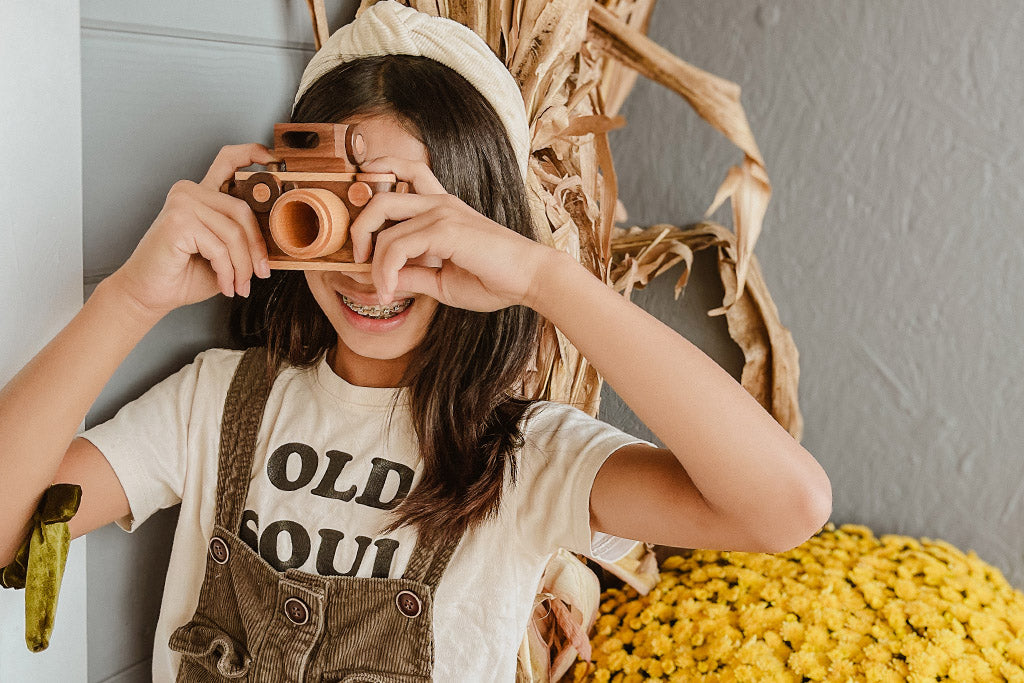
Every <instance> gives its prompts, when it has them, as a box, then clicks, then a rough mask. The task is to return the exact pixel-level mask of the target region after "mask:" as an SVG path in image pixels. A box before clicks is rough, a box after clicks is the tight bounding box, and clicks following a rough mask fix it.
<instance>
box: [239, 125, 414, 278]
mask: <svg viewBox="0 0 1024 683" xmlns="http://www.w3.org/2000/svg"><path fill="white" fill-rule="evenodd" d="M271 152H272V153H273V155H274V156H275V157H277V158H278V159H281V162H280V163H274V162H272V163H269V164H267V170H266V171H255V172H253V171H237V172H236V173H235V177H234V179H233V180H228V181H227V182H225V183H224V185H222V186H221V188H220V189H221V192H226V193H227V194H230V195H231V196H233V197H238V198H239V199H242V200H243V201H245V203H246V204H248V205H249V207H250V208H251V209H252V210H253V212H254V213H255V214H256V220H257V222H258V223H259V226H260V231H261V232H262V233H263V239H264V240H265V241H266V243H267V251H268V253H269V256H270V267H271V268H274V269H277V270H362V271H368V270H369V269H370V264H369V263H354V262H353V260H354V259H353V256H352V241H351V240H349V238H348V236H349V235H348V227H349V225H350V224H351V222H352V220H353V219H354V218H355V217H356V216H358V215H359V212H360V211H362V208H363V207H364V206H366V204H367V202H369V201H370V199H371V198H372V197H373V195H375V194H377V193H380V192H408V191H409V184H408V183H406V182H403V181H399V180H398V178H397V177H396V176H395V174H393V173H360V172H359V164H361V163H363V162H364V161H366V144H365V142H364V141H363V137H362V136H361V135H360V134H359V132H358V126H350V125H347V124H342V123H276V124H274V149H273V150H271ZM375 234H376V233H375Z"/></svg>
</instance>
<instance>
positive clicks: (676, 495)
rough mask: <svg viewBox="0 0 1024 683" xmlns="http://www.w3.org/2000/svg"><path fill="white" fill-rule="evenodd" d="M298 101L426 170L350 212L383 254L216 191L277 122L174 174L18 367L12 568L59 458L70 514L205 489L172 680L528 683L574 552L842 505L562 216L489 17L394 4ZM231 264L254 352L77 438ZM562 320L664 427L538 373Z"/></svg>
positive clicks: (183, 534) (759, 532) (396, 163)
mask: <svg viewBox="0 0 1024 683" xmlns="http://www.w3.org/2000/svg"><path fill="white" fill-rule="evenodd" d="M439 38H440V39H439ZM293 120H295V121H304V122H339V123H350V124H352V123H358V125H359V129H360V132H361V133H362V135H363V137H364V139H365V141H366V147H367V158H368V159H371V161H370V162H368V163H366V164H363V165H362V167H361V169H362V170H363V171H368V172H390V173H394V174H395V175H397V176H398V178H399V179H400V180H404V181H407V182H408V183H409V184H410V186H411V188H412V190H413V192H412V193H410V194H404V195H400V194H396V193H385V194H380V195H377V196H375V197H374V198H373V199H371V201H370V202H369V203H368V204H367V205H366V207H365V208H364V210H363V212H362V213H361V214H360V215H359V216H358V218H356V219H355V220H354V221H353V223H352V225H351V228H350V230H351V235H352V242H353V246H354V250H355V255H356V258H357V260H359V261H367V262H371V263H372V270H371V271H370V272H369V273H341V272H323V271H305V272H301V273H300V272H276V273H274V274H273V275H272V274H271V273H270V270H269V268H268V265H267V252H266V245H265V244H264V243H263V240H262V238H261V237H260V234H259V230H258V227H257V225H256V221H255V217H254V215H253V214H252V212H251V211H250V209H249V208H248V207H247V206H246V205H245V204H244V202H241V200H237V199H235V198H233V197H230V196H228V195H226V194H222V193H220V192H219V191H218V189H219V188H220V186H221V184H222V183H223V182H224V181H225V180H227V179H228V178H230V177H231V176H232V175H233V173H234V172H235V170H236V169H238V168H243V167H245V166H248V165H250V164H252V163H266V162H268V161H271V160H272V156H271V154H270V152H269V151H268V150H267V149H266V148H264V147H262V146H260V145H239V146H233V147H225V148H224V149H222V150H221V152H220V153H219V154H218V155H217V157H216V159H215V160H214V161H213V164H212V165H211V167H210V169H209V172H208V173H207V174H206V176H205V178H204V179H203V180H202V181H201V182H200V183H198V184H196V183H192V182H189V181H181V182H179V183H176V184H175V185H174V186H173V187H172V188H171V190H170V192H169V193H168V196H167V201H166V203H165V205H164V207H163V210H162V211H161V212H160V214H159V215H158V216H157V218H156V220H155V221H154V223H153V225H152V227H151V228H150V229H149V231H148V232H147V233H146V235H145V236H144V237H143V239H142V241H141V242H140V244H139V246H138V248H137V249H136V251H135V252H134V253H133V254H132V256H131V257H130V258H129V260H128V261H127V262H126V263H125V264H124V265H123V266H122V267H121V268H120V269H118V271H117V272H115V273H114V274H113V275H111V276H110V277H109V278H107V279H106V280H105V281H104V282H102V283H101V284H100V285H99V286H98V287H97V288H96V291H95V293H94V294H93V295H92V297H90V299H89V301H88V302H87V303H86V304H85V306H84V307H83V309H82V310H81V312H80V313H79V314H78V315H77V316H76V317H75V318H74V319H73V320H72V321H71V322H70V323H69V324H68V325H67V327H66V328H65V329H64V330H63V331H62V332H61V333H60V334H59V335H58V336H57V337H56V338H55V339H54V340H53V341H52V342H51V343H50V344H49V345H48V346H47V347H46V348H45V349H43V350H42V351H41V352H40V353H39V355H38V356H36V358H35V359H33V360H32V361H31V362H30V363H29V364H28V365H27V366H26V367H25V368H24V369H23V370H22V372H21V373H19V375H18V376H17V377H15V378H14V379H13V380H12V381H11V382H10V384H9V385H8V386H7V387H6V388H5V389H4V390H3V393H2V394H0V435H2V436H0V453H3V456H0V500H3V501H4V502H3V513H4V514H3V519H4V520H5V524H4V527H3V529H2V533H0V565H2V564H7V562H8V561H9V560H10V558H11V557H12V556H13V554H14V551H15V549H16V548H17V546H18V545H19V543H20V541H21V539H22V537H23V536H24V534H25V530H26V528H27V526H26V524H27V522H26V520H28V519H29V517H30V515H31V513H32V511H33V509H34V507H35V505H36V503H37V501H38V500H39V496H40V494H41V492H42V491H43V490H44V489H45V488H46V487H47V486H48V485H49V484H50V483H51V482H73V483H77V484H80V485H81V486H82V489H83V495H82V503H81V507H80V509H79V511H78V513H77V515H76V516H75V517H74V518H73V519H72V520H71V522H70V527H71V531H72V534H73V535H74V536H78V535H81V534H84V533H87V532H88V531H90V530H92V529H95V528H97V527H99V526H102V525H104V524H107V523H109V522H111V521H117V522H118V523H119V524H120V525H122V526H123V527H124V528H125V529H128V530H131V529H134V528H135V527H136V526H137V525H138V524H140V523H141V522H142V521H144V520H145V519H146V518H147V517H148V516H149V515H150V514H151V513H153V512H154V511H155V510H157V509H160V508H163V507H167V506H170V505H174V504H177V503H180V504H181V511H180V514H179V521H178V527H177V530H176V532H175V539H174V546H173V550H172V555H171V560H170V566H169V569H168V575H167V581H166V586H165V591H164V597H163V602H162V606H161V613H160V620H159V623H158V626H157V632H156V642H155V652H154V659H153V667H154V680H157V681H169V680H173V679H175V677H178V679H179V680H220V677H230V678H240V679H244V680H254V681H255V680H259V681H262V680H298V679H303V680H305V679H309V680H346V681H357V680H359V681H369V680H374V681H376V680H396V681H416V680H431V679H433V680H443V681H463V680H465V681H485V680H500V681H509V680H513V678H514V675H515V669H516V661H515V660H516V650H517V648H518V645H519V643H520V641H521V639H522V635H523V633H524V630H525V627H526V624H527V620H528V618H529V615H530V611H531V608H532V600H533V597H534V591H535V590H536V587H537V583H538V581H539V579H540V575H541V572H542V571H543V569H544V566H545V564H546V562H547V559H548V558H549V557H550V555H551V554H552V553H553V552H555V550H556V549H557V548H559V547H565V548H568V549H570V550H573V551H576V552H581V553H588V554H592V553H593V550H592V548H591V538H592V534H593V533H594V532H605V533H608V534H613V535H615V536H620V537H624V538H631V539H640V540H644V541H649V542H654V543H661V544H667V545H672V546H677V547H700V548H720V549H733V550H746V551H766V552H772V551H780V550H783V549H787V548H790V547H793V546H795V545H797V544H799V543H801V542H802V541H804V540H805V539H806V538H808V537H809V536H810V535H812V534H813V533H814V532H816V531H817V530H818V529H819V528H820V527H821V525H822V524H823V523H824V522H825V521H826V519H827V517H828V515H829V512H830V507H831V490H830V486H829V482H828V479H827V477H826V476H825V474H824V472H823V471H822V470H821V468H820V467H819V466H818V464H817V463H816V462H815V460H814V459H813V457H812V456H811V455H810V454H808V453H807V452H806V451H805V450H804V449H803V448H801V447H800V445H799V444H797V443H796V442H795V441H794V440H793V439H792V438H791V437H790V436H789V435H788V434H787V433H786V432H785V430H783V429H782V428H781V427H780V426H779V425H778V424H777V423H776V422H775V421H774V420H773V419H772V418H771V416H769V415H768V414H767V413H766V412H765V411H764V410H763V409H761V407H760V406H759V405H758V404H757V402H756V401H755V400H754V399H753V398H752V397H751V396H750V395H749V394H748V393H747V392H746V391H745V390H744V389H743V388H742V387H741V386H739V385H738V384H737V383H736V382H735V381H734V380H733V379H732V378H731V377H730V376H729V375H728V374H727V373H725V372H724V371H723V370H722V369H721V368H719V367H718V365H717V364H715V363H714V362H713V361H712V360H711V359H709V358H707V357H706V356H705V355H704V354H702V353H701V352H700V351H699V350H697V349H696V348H695V347H693V346H692V345H691V344H689V343H688V342H687V341H686V340H685V339H683V338H682V337H680V336H679V335H677V334H676V333H675V332H673V331H672V330H670V329H669V328H668V327H666V326H665V325H663V324H661V323H660V322H658V321H657V320H655V319H654V318H652V317H651V316H649V315H648V314H646V313H645V312H644V311H642V310H641V309H639V308H637V307H636V306H634V305H632V304H630V303H629V302H627V301H625V300H624V299H623V298H621V297H619V296H618V295H616V294H614V293H613V292H612V291H611V290H610V289H608V288H607V287H606V286H604V285H603V284H602V283H601V282H600V281H598V280H597V279H595V278H593V277H592V276H591V275H590V274H589V273H588V272H587V271H586V270H585V269H584V268H583V267H582V266H580V265H579V264H578V263H576V262H575V261H574V260H572V259H571V258H569V257H568V256H566V255H564V254H562V253H560V252H557V251H555V250H553V249H551V248H549V247H546V246H544V245H541V244H539V243H538V242H536V241H535V238H534V234H533V230H532V227H531V218H530V210H529V206H528V203H527V199H526V190H525V186H524V183H523V178H524V175H525V171H526V161H527V157H528V130H527V127H526V115H525V111H524V110H523V103H522V99H521V98H519V96H518V89H517V88H516V86H515V83H514V81H513V80H512V78H511V76H510V75H509V74H508V72H507V70H506V69H505V68H504V66H503V65H502V64H501V63H500V62H499V61H498V60H497V59H496V58H495V57H494V56H493V54H492V53H491V52H490V51H489V49H488V48H487V46H486V45H484V44H483V42H482V41H481V40H480V39H479V38H478V37H477V36H476V35H475V34H473V32H472V31H470V30H469V29H467V28H465V27H462V26H459V25H457V24H455V23H454V22H450V21H447V20H444V19H438V18H433V17H428V16H427V15H424V14H420V13H418V12H415V11H414V10H411V9H409V8H407V7H404V6H401V5H398V4H397V3H391V2H381V3H378V4H376V5H374V6H373V7H372V8H370V9H369V10H367V11H366V12H365V13H364V14H363V15H362V16H361V17H360V18H359V19H357V20H356V21H355V22H353V23H352V24H350V25H349V26H346V27H345V28H343V29H342V30H341V31H339V32H338V33H337V34H335V36H334V37H332V38H331V39H330V40H329V41H327V42H326V43H325V45H324V46H323V48H322V49H321V50H320V52H318V53H317V56H316V57H314V60H313V62H311V64H310V66H309V67H308V68H307V70H306V74H305V75H304V77H303V82H302V85H301V86H300V93H299V95H298V96H297V102H296V107H295V109H294V112H293ZM385 221H394V222H395V223H394V224H393V225H391V227H387V228H383V227H382V226H383V225H384V223H385ZM374 235H376V240H375V244H373V242H372V241H373V236H374ZM371 245H372V249H371ZM253 276H255V278H254V277H253ZM218 291H219V292H221V293H223V294H225V295H227V296H235V295H239V297H238V298H239V300H240V303H238V305H237V306H236V309H235V311H234V315H233V317H232V327H233V330H234V332H235V333H236V336H237V337H238V338H239V339H241V340H242V341H243V343H244V344H245V345H246V346H251V347H256V348H254V350H251V351H248V352H245V353H244V354H243V352H241V351H232V350H224V349H212V350H209V351H207V352H204V353H202V354H200V355H199V356H198V357H197V358H196V360H195V361H194V362H193V363H192V364H190V365H188V366H186V367H185V368H183V369H182V370H181V371H179V372H178V373H177V374H175V375H173V376H172V377H170V378H168V379H167V380H165V381H163V382H161V383H160V384H158V385H157V386H155V387H154V388H153V389H151V390H150V391H149V392H148V393H146V394H145V395H144V396H142V397H141V398H140V399H138V400H136V401H134V402H132V403H130V404H128V405H127V406H125V407H124V408H123V409H122V410H121V411H120V412H119V413H118V415H117V416H116V417H115V418H114V419H113V420H111V421H109V422H108V423H105V424H103V425H100V426H98V427H95V428H93V429H91V430H89V431H87V432H85V433H84V434H82V435H80V438H74V435H75V431H76V429H77V426H78V425H79V424H80V423H81V420H82V419H83V417H84V415H85V413H86V412H87V411H88V409H89V407H90V405H91V404H92V402H93V401H94V400H95V398H96V396H97V395H98V394H99V392H100V390H101V389H102V387H103V385H104V384H105V382H106V381H107V379H109V377H110V376H111V374H112V373H113V372H114V370H115V369H116V367H117V366H118V364H119V363H120V362H121V361H122V360H123V358H124V357H125V355H127V353H128V352H129V351H130V350H131V349H132V347H133V346H134V345H135V344H136V343H137V342H138V341H139V340H140V339H141V338H142V336H143V335H144V334H145V333H146V331H147V330H149V329H150V328H151V327H152V326H153V325H154V324H155V323H156V322H157V321H158V320H160V319H161V318H162V317H163V316H164V315H166V313H168V312H169V311H171V310H173V309H175V308H177V307H179V306H182V305H186V304H189V303H193V302H197V301H201V300H203V299H206V298H209V297H210V296H213V295H215V294H216V293H217V292H218ZM539 316H544V317H546V318H547V319H549V320H551V321H552V322H553V323H554V324H555V325H557V326H558V328H559V329H560V330H561V331H562V332H563V333H564V334H565V335H566V336H567V337H568V338H569V339H570V340H571V341H572V342H573V343H574V344H575V345H576V346H577V347H578V348H579V349H580V351H581V352H582V353H583V354H584V355H585V356H586V358H587V359H588V360H589V361H590V362H591V363H592V364H593V365H594V366H595V367H596V368H597V370H598V371H599V372H600V373H601V374H602V375H603V376H604V377H605V379H606V380H607V381H608V382H609V383H610V384H611V385H612V387H614V389H615V390H616V392H617V393H618V394H619V395H620V396H621V397H622V398H623V399H624V400H625V401H626V403H627V404H628V405H629V406H630V407H631V408H632V409H633V410H634V412H635V413H636V414H637V415H638V416H639V417H640V418H641V419H642V420H643V421H644V423H645V424H646V425H647V426H648V427H650V429H651V430H652V431H653V432H654V433H655V434H657V435H658V437H659V439H661V440H662V441H663V442H664V443H665V444H666V446H667V447H668V449H667V450H666V449H659V448H656V447H654V446H652V445H650V444H647V443H645V442H642V441H640V440H638V439H635V438H633V437H631V436H629V435H627V434H624V433H622V432H621V431H619V430H618V429H615V428H614V427H611V426H609V425H606V424H604V423H602V422H600V421H598V420H595V419H592V418H590V417H589V416H587V415H585V414H584V413H582V412H580V411H578V410H576V409H575V408H572V407H568V406H563V405H559V404H554V403H548V402H531V401H528V400H525V399H524V398H523V397H522V396H521V395H520V394H519V393H518V389H519V388H520V386H521V384H520V383H521V378H522V377H523V374H524V372H525V371H526V369H527V367H528V365H529V361H530V359H531V358H532V357H533V355H534V353H535V350H536V348H535V347H536V344H537V329H538V319H539ZM375 673H376V676H375V675H374V674H375Z"/></svg>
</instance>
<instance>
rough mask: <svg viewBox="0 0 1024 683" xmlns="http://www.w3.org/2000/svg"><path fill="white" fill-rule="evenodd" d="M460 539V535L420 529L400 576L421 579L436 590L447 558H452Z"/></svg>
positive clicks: (414, 579) (446, 564) (445, 566)
mask: <svg viewBox="0 0 1024 683" xmlns="http://www.w3.org/2000/svg"><path fill="white" fill-rule="evenodd" d="M461 540H462V537H461V536H456V535H455V534H451V533H447V532H437V533H433V534H423V533H422V531H421V532H420V533H419V534H418V535H417V537H416V545H415V546H414V547H413V549H412V557H410V558H409V564H408V566H407V567H406V568H405V574H404V575H403V576H402V578H403V579H412V580H413V581H422V582H423V583H425V584H427V585H429V586H430V587H431V588H432V589H435V590H436V589H437V584H438V582H440V581H441V575H442V574H444V570H445V568H447V566H448V560H450V559H451V558H452V554H453V553H454V552H455V548H456V547H457V546H458V545H459V541H461Z"/></svg>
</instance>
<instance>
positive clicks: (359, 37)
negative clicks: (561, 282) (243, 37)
mask: <svg viewBox="0 0 1024 683" xmlns="http://www.w3.org/2000/svg"><path fill="white" fill-rule="evenodd" d="M381 55H413V56H420V57H427V58H429V59H433V60H434V61H437V62H440V63H441V64H444V65H445V66H447V67H449V68H451V69H453V70H454V71H455V72H456V73H458V74H459V75H461V76H462V77H463V78H465V79H466V80H467V81H469V82H470V84H472V85H473V87H474V88H476V89H477V91H478V92H479V93H480V94H481V95H483V96H484V97H485V98H486V99H487V101H488V102H490V104H491V106H492V107H494V111H495V112H497V114H498V117H499V118H500V119H501V122H502V124H503V125H504V126H505V131H506V132H507V133H508V138H509V141H510V142H511V143H512V149H513V150H515V155H516V161H517V162H518V163H519V170H520V172H521V173H522V176H523V179H524V180H525V179H526V167H527V161H528V159H529V156H530V128H529V123H528V122H527V119H526V107H525V105H524V104H523V96H522V93H521V92H520V90H519V86H518V85H517V84H516V81H515V79H514V78H513V77H512V74H510V73H509V71H508V69H507V68H505V65H504V64H502V63H501V60H499V59H498V58H497V56H495V54H494V53H493V52H491V48H489V47H488V46H487V43H485V42H484V40H483V39H482V38H481V37H480V36H478V35H477V34H476V33H474V32H473V30H472V29H470V28H469V27H467V26H463V25H462V24H460V23H459V22H457V21H453V20H451V19H446V18H444V17H434V16H430V15H429V14H425V13H423V12H419V11H417V10H415V9H413V8H411V7H406V6H405V5H402V4H401V3H399V2H396V1H395V0H387V1H386V2H378V3H376V4H374V5H372V6H370V7H369V9H367V10H366V11H364V12H363V13H362V14H361V15H360V16H359V17H358V18H357V19H356V20H355V21H353V22H352V23H350V24H346V25H345V26H342V27H341V28H340V29H338V30H337V31H335V32H334V35H332V36H331V37H330V38H328V39H327V40H326V41H325V42H324V44H323V46H322V47H321V48H320V49H319V50H318V51H317V53H316V54H315V55H313V59H311V60H310V62H309V64H308V65H307V66H306V70H305V71H303V73H302V79H301V80H300V82H299V90H298V92H297V93H296V94H295V104H297V103H298V101H299V98H300V97H302V94H303V93H304V92H306V90H307V89H308V88H309V87H310V86H311V85H312V84H313V82H314V81H316V80H317V79H318V78H320V77H321V76H323V75H324V74H325V73H327V72H328V71H330V70H331V69H333V68H334V67H336V66H338V64H341V63H343V62H348V61H351V60H353V59H359V58H360V57H376V56H381ZM293 108H294V104H293Z"/></svg>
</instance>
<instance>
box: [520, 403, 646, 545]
mask: <svg viewBox="0 0 1024 683" xmlns="http://www.w3.org/2000/svg"><path fill="white" fill-rule="evenodd" d="M523 431H524V438H525V442H524V444H523V450H522V453H521V455H520V459H519V476H518V483H517V486H516V488H515V492H514V493H513V495H514V496H515V497H516V501H517V506H516V509H517V512H516V528H517V533H518V535H519V540H520V543H521V544H522V545H523V546H524V547H525V548H527V549H528V550H530V551H532V552H534V553H537V554H540V555H548V554H550V553H553V552H555V551H556V550H557V549H558V548H566V549H567V550H571V551H573V552H577V553H582V554H584V555H588V556H590V557H599V558H600V559H609V560H614V559H618V557H621V555H622V554H623V548H626V549H627V550H628V547H632V542H631V541H626V540H620V539H616V537H614V536H609V535H607V534H595V533H592V530H591V528H590V491H591V489H592V488H593V485H594V479H595V478H596V477H597V472H598V470H600V469H601V465H603V464H604V461H605V460H606V459H607V458H608V456H610V455H611V454H612V453H614V452H615V451H617V450H618V449H619V448H622V447H623V446H626V445H629V444H647V445H651V444H650V443H649V442H647V441H644V440H643V439H639V438H637V437H635V436H631V435H630V434H627V433H625V432H623V431H622V430H620V429H618V428H617V427H614V426H612V425H609V424H607V423H605V422H602V421H601V420H597V419H595V418H592V417H590V416H589V415H587V414H586V413H584V412H583V411H581V410H578V409H576V408H573V407H571V406H567V405H563V404H559V403H551V402H543V403H542V404H541V405H540V406H539V407H538V409H537V410H536V412H534V413H533V414H532V415H531V416H530V417H529V418H528V420H527V422H526V424H525V426H524V430H523ZM613 541H619V542H617V543H616V542H613ZM627 546H628V547H627ZM602 548H604V550H602ZM610 555H615V557H610Z"/></svg>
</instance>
